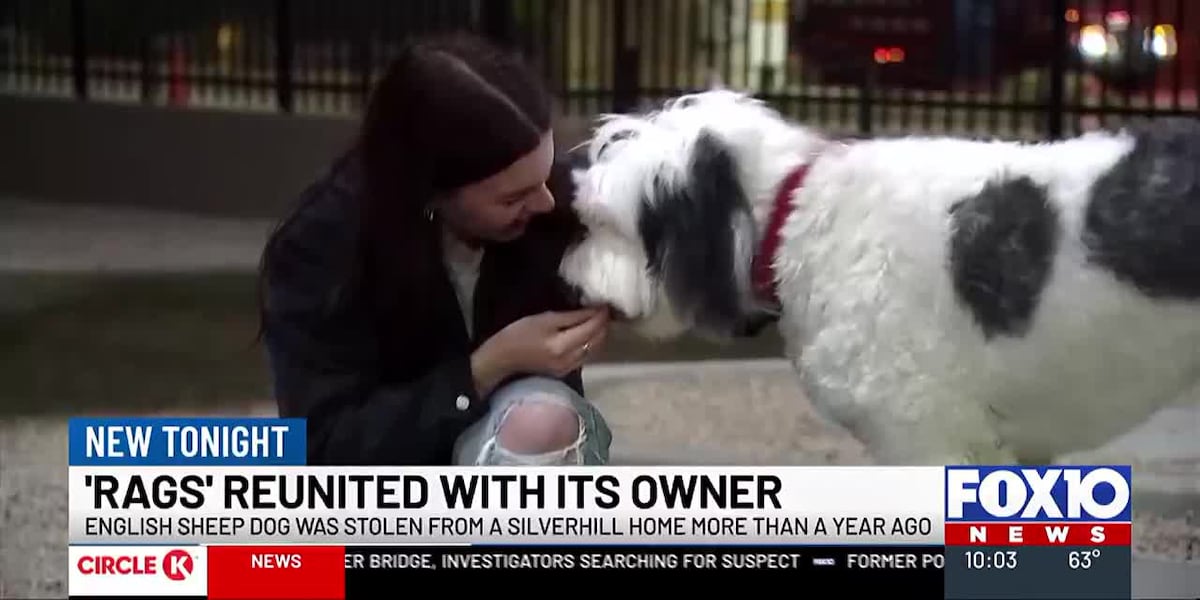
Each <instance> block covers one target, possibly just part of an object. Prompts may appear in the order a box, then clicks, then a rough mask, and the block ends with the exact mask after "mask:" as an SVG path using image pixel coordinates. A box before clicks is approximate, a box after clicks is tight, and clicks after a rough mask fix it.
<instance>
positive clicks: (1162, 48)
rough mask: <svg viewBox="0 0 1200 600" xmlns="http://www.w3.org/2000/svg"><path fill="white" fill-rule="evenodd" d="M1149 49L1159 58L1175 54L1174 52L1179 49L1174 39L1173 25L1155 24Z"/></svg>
mask: <svg viewBox="0 0 1200 600" xmlns="http://www.w3.org/2000/svg"><path fill="white" fill-rule="evenodd" d="M1150 50H1151V51H1152V52H1154V55H1155V56H1157V57H1159V58H1169V57H1172V56H1175V53H1177V52H1178V51H1179V46H1178V43H1177V42H1176V41H1175V27H1174V26H1172V25H1170V24H1160V25H1155V26H1154V37H1153V38H1152V39H1151V42H1150Z"/></svg>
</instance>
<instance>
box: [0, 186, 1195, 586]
mask: <svg viewBox="0 0 1200 600" xmlns="http://www.w3.org/2000/svg"><path fill="white" fill-rule="evenodd" d="M269 226H270V224H269V223H267V222H265V221H263V222H259V221H240V220H239V221H232V220H222V219H216V218H212V217H196V216H187V215H165V214H154V213H149V212H146V211H141V210H132V209H130V210H124V209H121V210H117V209H109V208H104V209H95V208H90V207H73V206H53V205H34V204H30V203H20V202H2V203H0V272H3V271H28V270H43V271H45V270H49V271H80V270H84V271H89V270H114V271H117V270H150V271H153V270H187V269H211V268H213V267H215V266H220V267H227V268H252V267H253V266H254V265H255V264H256V262H257V253H258V251H259V249H260V248H261V242H262V239H263V236H265V234H266V231H268V230H269ZM3 300H4V290H0V307H2V306H3V305H4V303H3ZM585 384H586V386H587V387H588V391H589V396H590V397H591V398H592V400H593V402H595V403H596V405H597V406H598V407H599V409H600V410H601V412H602V413H603V414H604V415H605V418H606V419H607V421H608V422H609V424H610V426H611V428H612V429H613V432H614V447H613V449H612V460H613V462H614V463H617V464H646V465H662V464H676V465H701V464H708V465H722V464H755V465H773V464H780V465H782V464H810V465H830V464H833V465H836V464H869V463H870V462H871V461H870V459H869V457H868V456H867V455H866V454H865V453H864V452H863V450H862V448H861V446H860V445H859V444H857V443H856V442H855V441H854V440H853V439H852V438H850V437H849V436H848V435H846V433H845V432H844V431H841V430H840V428H838V427H836V426H835V425H833V424H830V423H828V422H825V421H823V420H822V419H821V418H820V417H819V416H818V415H817V414H816V413H815V412H814V410H813V408H812V406H811V405H810V404H809V403H808V402H807V400H806V399H805V398H804V396H803V394H802V393H801V392H800V390H799V388H798V386H797V384H796V381H795V378H794V374H792V373H791V372H790V370H789V369H788V366H787V364H786V363H784V362H783V361H780V360H744V361H733V360H716V361H688V362H681V363H670V362H665V363H664V362H658V363H652V364H650V363H645V364H643V363H637V364H604V365H595V366H592V367H590V368H589V369H587V370H586V371H585ZM273 410H274V407H273V405H272V404H270V403H269V402H266V401H263V402H259V403H251V404H247V405H246V406H244V407H242V408H241V409H239V414H271V413H272V412H273ZM1063 460H1064V461H1071V462H1113V461H1115V462H1120V463H1128V464H1133V465H1134V469H1135V477H1136V481H1137V488H1138V495H1137V496H1135V499H1134V506H1135V524H1134V538H1135V539H1134V554H1135V562H1134V567H1133V577H1134V597H1136V598H1200V522H1198V517H1197V516H1198V515H1200V406H1190V407H1172V408H1169V409H1166V410H1164V411H1163V412H1161V413H1160V414H1158V415H1156V416H1155V417H1154V418H1153V419H1151V420H1150V421H1148V422H1147V423H1145V424H1143V425H1142V426H1141V427H1139V428H1138V429H1136V430H1135V431H1132V432H1130V433H1129V434H1128V435H1126V436H1123V437H1121V438H1119V439H1117V440H1114V441H1113V442H1112V443H1111V444H1108V445H1106V446H1105V447H1103V448H1099V449H1096V450H1094V451H1092V452H1088V453H1080V454H1079V455H1075V456H1070V457H1064V458H1063ZM66 463H67V458H66V423H65V420H64V419H63V418H60V417H55V418H49V417H47V418H10V419H6V420H3V421H0V531H2V532H3V533H2V534H0V598H13V597H23V598H30V597H63V596H65V594H66V582H65V576H64V572H65V569H64V567H65V565H66V562H67V561H66V548H67V546H66V512H67V508H66V507H67V498H66V485H65V484H66Z"/></svg>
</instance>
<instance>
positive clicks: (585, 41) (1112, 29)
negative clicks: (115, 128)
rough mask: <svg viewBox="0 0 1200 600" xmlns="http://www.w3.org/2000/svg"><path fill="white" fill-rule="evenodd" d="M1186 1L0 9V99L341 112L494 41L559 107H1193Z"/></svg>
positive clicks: (986, 111)
mask: <svg viewBox="0 0 1200 600" xmlns="http://www.w3.org/2000/svg"><path fill="white" fill-rule="evenodd" d="M1198 25H1200V2H1196V1H1195V0H1084V1H1078V0H790V1H789V0H171V1H170V2H164V1H162V0H0V93H3V94H12V95H35V96H36V95H42V96H51V97H63V98H74V99H78V100H86V101H97V102H123V103H132V104H143V105H150V106H172V107H193V108H196V107H199V108H220V109H234V110H251V111H269V112H284V113H296V114H348V115H352V114H355V113H356V112H357V111H358V110H359V109H360V108H361V106H362V102H363V101H364V99H365V98H366V95H367V94H368V93H369V91H370V89H371V86H372V85H373V83H374V82H375V81H376V79H377V78H378V77H379V75H380V74H381V73H382V71H383V69H384V68H385V67H386V65H387V61H388V60H389V58H390V57H391V56H392V55H393V53H394V51H395V49H396V48H397V47H398V45H399V43H400V42H401V41H402V40H403V39H404V38H405V37H406V36H409V35H412V34H416V33H422V32H431V31H439V30H449V29H470V30H474V31H477V32H480V33H483V34H485V35H488V36H490V37H492V38H494V39H497V40H500V41H503V42H506V43H509V44H512V45H514V46H516V47H517V48H519V49H521V50H522V51H524V52H525V53H526V55H527V56H528V57H529V59H530V60H531V61H533V62H534V63H535V64H536V65H537V67H538V69H540V70H541V72H542V74H543V75H544V76H545V78H546V80H547V82H548V83H549V84H550V85H551V88H552V89H553V90H554V91H555V93H556V95H557V96H558V98H559V99H560V105H561V109H562V111H563V112H565V113H567V114H574V115H591V114H595V113H599V112H610V111H622V110H628V109H633V108H639V107H642V106H645V105H649V104H654V103H657V102H658V101H660V100H662V99H663V98H664V97H667V96H670V95H674V94H678V93H681V92H684V91H688V90H694V89H698V88H702V87H705V86H707V85H710V84H711V83H713V82H715V81H719V82H721V83H722V84H723V85H726V86H729V87H734V88H739V89H744V90H747V91H751V92H753V93H755V94H757V95H759V96H760V97H763V98H765V99H768V100H770V101H772V102H774V103H775V104H777V105H778V106H779V107H780V108H781V109H783V110H784V111H785V112H787V113H788V114H789V115H791V116H793V117H795V118H797V119H801V120H804V121H806V122H809V123H812V124H814V125H817V126H820V127H823V128H826V129H829V130H833V131H837V132H839V133H845V134H850V135H881V134H882V135H886V134H902V133H919V132H929V133H955V134H967V135H985V136H1001V137H1024V138H1047V137H1051V138H1052V137H1059V136H1062V135H1066V134H1072V133H1076V132H1078V131H1080V130H1082V129H1086V128H1089V127H1092V126H1095V125H1107V126H1111V125H1114V124H1118V123H1120V122H1121V121H1123V120H1125V119H1129V118H1133V117H1139V116H1155V115H1163V114H1194V113H1195V112H1196V111H1197V108H1198V106H1197V97H1196V96H1197V94H1196V87H1197V80H1198V79H1200V49H1198V48H1197V44H1200V34H1198V30H1200V27H1197V26H1198Z"/></svg>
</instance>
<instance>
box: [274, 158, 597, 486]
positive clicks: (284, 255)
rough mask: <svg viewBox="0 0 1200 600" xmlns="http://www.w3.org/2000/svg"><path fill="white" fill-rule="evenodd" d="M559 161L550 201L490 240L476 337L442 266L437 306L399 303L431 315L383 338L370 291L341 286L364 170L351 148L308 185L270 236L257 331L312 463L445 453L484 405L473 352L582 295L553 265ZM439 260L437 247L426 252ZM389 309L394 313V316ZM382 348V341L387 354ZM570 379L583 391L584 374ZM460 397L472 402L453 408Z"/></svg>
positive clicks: (565, 188)
mask: <svg viewBox="0 0 1200 600" xmlns="http://www.w3.org/2000/svg"><path fill="white" fill-rule="evenodd" d="M566 169H567V165H566V163H565V162H562V161H560V162H558V163H556V165H555V169H554V174H553V175H552V178H551V181H550V182H549V184H550V187H551V192H552V193H553V194H554V196H555V200H556V208H555V210H554V211H553V212H551V213H547V214H545V215H540V216H538V217H536V218H535V219H534V220H533V221H532V222H531V223H530V225H529V227H528V229H527V230H526V233H525V235H524V236H522V237H521V239H519V240H517V241H514V242H510V243H505V244H497V245H493V246H490V247H489V248H488V250H487V252H485V254H484V259H483V263H482V264H481V266H480V274H479V281H478V284H477V287H476V291H475V319H474V320H475V326H474V330H475V331H476V336H475V338H474V339H470V338H469V336H468V334H467V331H466V329H465V327H464V325H463V317H462V313H461V311H460V310H459V305H458V301H457V299H456V296H455V293H454V289H453V287H452V285H451V284H450V280H449V278H448V277H443V278H441V280H440V285H438V286H436V289H412V290H408V291H409V292H411V293H413V294H432V295H433V296H434V298H435V299H436V300H437V301H436V302H435V303H434V306H436V307H438V308H437V309H436V310H435V311H434V312H433V314H413V315H398V316H399V317H400V318H401V319H402V320H403V319H411V320H420V321H419V322H420V323H422V324H429V325H432V329H428V330H427V331H431V332H432V333H431V335H426V336H421V337H423V338H425V339H387V337H388V332H389V331H392V330H394V329H389V328H387V327H384V326H382V324H381V323H379V322H377V321H376V319H375V318H374V317H372V314H373V312H372V310H368V309H367V305H366V303H365V300H364V298H362V297H361V296H360V295H357V294H355V293H354V292H353V290H352V288H349V289H348V288H346V287H345V286H344V285H342V284H343V283H344V281H345V276H346V273H347V270H348V269H349V268H350V265H351V264H352V261H353V257H354V252H355V251H356V247H357V241H358V235H359V227H358V222H359V217H358V216H357V215H358V213H357V208H356V204H357V202H358V200H357V198H358V195H359V194H361V193H362V189H363V178H362V176H361V171H360V169H359V168H358V164H357V163H356V162H355V161H354V159H353V158H352V155H351V157H350V158H345V159H343V160H341V161H339V162H338V163H336V164H335V166H334V167H333V168H331V169H330V170H329V172H328V173H327V174H326V175H325V176H323V177H322V178H321V179H319V180H318V181H317V182H315V183H313V184H312V185H311V186H309V187H308V188H307V189H306V190H305V192H304V194H303V195H302V197H301V199H300V202H301V204H300V209H299V210H298V211H297V212H296V213H295V214H294V216H293V218H292V219H290V220H289V222H287V223H286V224H285V225H284V226H283V227H282V228H281V229H280V231H279V232H278V234H277V236H276V238H275V241H274V243H271V244H269V245H268V246H267V250H266V256H264V259H265V260H266V261H268V263H267V264H269V265H270V268H269V269H268V271H267V273H268V276H267V277H266V278H265V283H266V289H265V290H264V291H265V297H266V302H265V304H264V307H265V308H264V314H263V339H264V343H265V345H266V347H267V351H268V357H269V364H270V368H271V375H272V381H273V387H274V395H275V399H276V401H277V403H278V406H279V413H280V416H281V417H305V418H307V420H308V421H307V427H308V438H307V440H308V441H307V443H308V461H309V463H310V464H327V465H403V464H416V465H439V464H449V463H450V461H451V454H452V450H453V445H454V441H455V439H456V438H457V437H458V435H459V434H460V433H462V432H463V431H464V430H465V429H466V428H467V427H468V426H470V425H471V424H472V423H473V422H475V421H476V420H477V419H479V418H480V417H482V416H483V415H484V414H485V412H486V411H487V409H488V404H487V401H486V400H487V399H486V398H480V397H478V395H477V393H476V391H475V386H474V378H473V375H472V373H471V366H470V353H471V352H472V351H473V350H474V349H475V348H476V347H477V346H478V345H479V344H480V343H482V342H483V341H484V340H486V339H487V337H489V336H490V335H492V334H493V333H495V332H496V331H499V330H500V329H502V328H503V327H504V326H506V325H508V324H509V323H511V322H513V321H515V320H517V319H519V318H521V317H524V316H527V315H531V314H536V313H539V312H542V311H546V310H567V309H571V308H575V307H576V306H577V305H576V304H575V303H574V302H573V301H572V300H571V294H570V293H569V290H568V289H567V288H566V287H565V285H564V284H563V283H562V281H561V280H560V279H559V277H558V276H557V266H558V263H559V260H560V259H561V256H562V252H563V251H564V250H565V248H566V245H567V244H568V243H569V241H570V240H571V239H573V237H572V236H574V235H575V234H576V233H577V221H575V220H574V218H573V215H572V213H571V212H570V207H569V202H570V199H571V188H570V178H569V176H568V174H567V170H566ZM428 258H429V260H435V261H438V265H439V272H441V273H442V274H443V275H444V274H445V270H444V268H441V264H442V263H441V258H440V257H436V256H430V257H428ZM395 316H397V315H393V317H395ZM385 346H386V347H387V348H388V349H389V351H388V352H386V353H385V352H381V348H383V347H385ZM564 381H566V382H567V383H568V384H569V385H571V386H572V387H573V388H574V389H575V390H576V391H578V392H579V393H580V394H582V393H583V384H582V381H581V378H580V373H579V372H574V373H571V374H570V375H569V376H567V377H566V378H565V379H564ZM460 396H466V397H467V399H468V400H469V404H468V405H467V408H466V409H465V410H463V409H461V408H460V405H461V400H460V399H459V397H460Z"/></svg>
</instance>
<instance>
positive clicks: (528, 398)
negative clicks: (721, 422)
mask: <svg viewBox="0 0 1200 600" xmlns="http://www.w3.org/2000/svg"><path fill="white" fill-rule="evenodd" d="M565 166H566V165H564V164H561V163H556V161H555V160H554V147H553V139H552V132H551V125H550V99H549V97H548V94H547V92H546V91H545V90H544V89H543V87H542V86H541V85H540V84H539V82H538V81H537V78H536V77H535V76H534V75H533V73H531V71H530V70H528V69H527V68H526V67H525V66H524V65H522V64H521V62H519V60H518V59H517V58H516V57H514V56H510V55H508V54H506V53H504V52H502V51H500V50H499V49H497V48H494V47H492V46H490V45H489V44H487V43H486V42H484V41H482V40H479V39H475V38H472V37H466V36H455V37H448V38H441V39H428V40H424V41H421V42H417V43H413V44H410V45H409V46H408V47H407V48H406V49H405V50H404V51H403V52H402V53H401V55H400V56H399V57H398V58H397V60H396V61H395V62H394V63H393V64H392V65H391V67H390V68H389V70H388V71H387V73H386V74H385V75H384V77H383V78H382V80H381V82H380V83H379V85H378V87H377V89H376V90H375V92H374V94H373V96H372V98H371V100H370V102H369V106H368V107H367V110H366V113H365V115H364V119H363V122H362V126H361V131H360V134H359V136H358V139H357V141H356V143H355V145H354V147H353V149H352V150H351V151H350V152H348V153H347V154H346V155H345V156H344V157H342V158H341V159H340V160H339V161H337V162H336V163H335V164H334V165H333V167H332V168H331V169H330V170H329V172H328V173H326V174H325V175H324V176H323V177H322V178H321V179H320V180H319V181H317V182H316V183H314V184H313V185H311V186H310V187H309V188H308V189H307V190H306V191H305V192H304V194H303V195H302V198H301V200H300V203H299V205H298V206H297V208H296V209H295V212H294V213H293V214H292V215H291V217H290V218H289V219H287V220H286V221H285V222H284V224H283V225H282V226H281V227H280V228H279V229H278V230H277V231H276V232H275V233H274V234H273V235H272V236H271V239H270V240H269V242H268V244H267V247H266V249H265V251H264V255H263V272H262V282H263V284H264V286H265V294H264V295H265V299H266V301H265V303H264V306H263V314H262V319H263V320H262V327H263V337H264V340H265V343H266V346H267V350H268V354H269V358H270V367H271V371H272V377H273V382H274V388H275V390H274V391H275V397H276V399H277V402H278V404H279V412H280V416H283V417H304V418H306V419H307V420H308V421H307V424H308V457H309V461H310V463H312V464H339V465H350V464H426V465H428V464H532V465H543V464H600V463H604V462H605V461H606V460H607V457H608V444H609V440H610V434H609V431H608V429H607V427H606V425H605V423H604V421H603V419H602V418H601V416H600V415H599V414H598V412H597V411H596V410H595V409H594V407H592V406H591V405H590V404H589V403H588V402H587V401H585V400H584V397H583V385H582V381H581V377H580V369H581V367H582V364H583V362H584V360H585V358H586V357H587V356H588V354H589V353H590V352H594V351H595V349H596V348H597V347H598V346H599V345H600V344H601V343H602V342H603V341H604V337H605V331H606V329H607V325H608V315H607V312H606V311H605V310H602V309H591V308H579V307H578V306H575V305H574V304H573V303H572V300H571V295H570V293H569V291H568V290H567V289H565V287H564V285H563V284H562V282H561V280H560V279H559V278H558V277H557V266H558V262H559V259H560V257H561V255H562V252H563V251H564V250H565V248H566V246H567V244H569V243H570V242H571V241H572V240H573V239H574V238H573V236H574V235H576V234H577V227H576V226H577V223H576V222H575V221H574V220H573V218H572V215H571V212H570V209H569V207H568V206H567V202H568V201H569V200H570V192H571V190H570V186H569V181H570V179H569V175H568V174H567V172H566V170H565ZM551 188H553V189H554V192H553V193H552V192H551Z"/></svg>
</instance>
